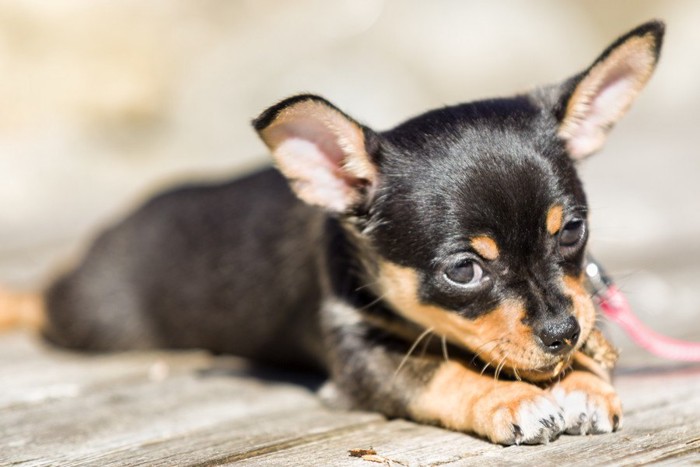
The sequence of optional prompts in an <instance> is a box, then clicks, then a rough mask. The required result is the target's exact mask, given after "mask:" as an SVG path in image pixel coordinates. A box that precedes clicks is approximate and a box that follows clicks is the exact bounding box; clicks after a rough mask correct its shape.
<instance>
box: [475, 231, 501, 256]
mask: <svg viewBox="0 0 700 467" xmlns="http://www.w3.org/2000/svg"><path fill="white" fill-rule="evenodd" d="M470 244H471V246H472V248H474V250H475V251H476V252H477V253H478V254H479V255H481V257H482V258H484V259H487V260H489V261H494V260H496V259H498V256H499V255H500V251H499V250H498V245H497V244H496V241H495V240H494V239H493V238H491V237H488V236H486V235H481V236H478V237H474V238H472V240H471V242H470Z"/></svg>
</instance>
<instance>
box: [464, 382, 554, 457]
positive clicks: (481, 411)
mask: <svg viewBox="0 0 700 467" xmlns="http://www.w3.org/2000/svg"><path fill="white" fill-rule="evenodd" d="M475 415H476V417H475V426H474V428H475V431H476V432H477V433H479V434H481V435H483V436H486V437H487V438H489V439H490V440H491V441H493V442H494V443H499V444H507V445H509V444H541V443H548V442H549V441H551V440H554V439H556V438H558V437H559V435H560V434H561V433H562V432H563V431H564V429H565V428H566V423H565V420H564V412H563V411H562V409H561V407H560V406H559V404H557V402H556V400H555V399H554V398H553V397H552V396H551V395H550V394H549V393H547V392H546V391H543V390H542V389H540V388H538V387H536V386H532V385H530V384H526V383H519V382H514V383H511V384H509V385H508V386H506V387H502V388H499V390H498V391H494V392H491V393H489V394H487V395H485V396H484V397H482V398H481V399H480V400H479V401H478V402H477V406H476V407H475Z"/></svg>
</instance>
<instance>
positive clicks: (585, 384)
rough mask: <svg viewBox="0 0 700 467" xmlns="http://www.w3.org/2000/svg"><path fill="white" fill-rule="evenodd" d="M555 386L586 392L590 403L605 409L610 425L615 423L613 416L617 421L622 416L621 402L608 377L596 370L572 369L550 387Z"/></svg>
mask: <svg viewBox="0 0 700 467" xmlns="http://www.w3.org/2000/svg"><path fill="white" fill-rule="evenodd" d="M556 388H560V389H563V390H564V391H565V392H567V393H571V392H574V391H578V392H582V393H584V394H586V396H587V398H588V403H589V404H590V405H593V406H598V407H603V408H605V409H606V413H607V414H608V417H609V418H610V420H609V421H610V425H611V426H616V425H617V423H616V422H615V421H614V420H613V417H615V416H617V419H618V422H619V420H620V419H621V417H622V404H621V403H620V398H619V397H618V396H617V393H616V392H615V388H613V387H612V385H611V384H610V382H609V379H608V378H604V379H601V377H600V375H598V374H597V372H590V371H580V370H575V371H572V372H571V373H569V374H567V375H566V376H564V378H563V379H562V380H561V381H560V382H559V383H557V384H556V385H555V386H554V387H553V388H552V389H553V390H554V389H556Z"/></svg>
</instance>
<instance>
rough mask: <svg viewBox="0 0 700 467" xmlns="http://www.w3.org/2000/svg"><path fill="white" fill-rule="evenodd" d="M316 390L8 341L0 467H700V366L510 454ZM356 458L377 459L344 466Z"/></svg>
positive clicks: (238, 368) (306, 384) (297, 383)
mask: <svg viewBox="0 0 700 467" xmlns="http://www.w3.org/2000/svg"><path fill="white" fill-rule="evenodd" d="M629 361H631V362H634V359H633V358H630V359H629ZM321 383H322V381H320V380H318V379H315V378H314V377H311V376H305V375H298V374H292V373H284V372H279V371H273V370H269V369H264V368H259V367H255V366H251V365H249V364H247V363H246V362H245V361H242V360H240V359H236V358H233V357H212V356H210V355H208V354H206V353H203V352H177V353H175V352H138V353H127V354H120V355H97V356H94V355H80V354H72V353H66V352H63V351H59V350H56V349H53V348H50V347H47V346H45V345H44V344H43V343H41V342H40V341H38V340H36V339H34V338H33V337H32V336H30V335H28V334H25V333H21V332H14V333H10V334H5V335H2V336H0V385H1V388H2V389H0V465H23V466H24V465H31V466H39V465H149V466H151V465H169V466H171V465H192V466H200V465H202V466H204V465H226V464H240V465H333V466H355V467H362V466H367V467H371V466H372V465H381V464H382V463H383V464H385V465H410V466H414V465H468V464H474V465H486V466H488V465H504V464H508V465H540V466H547V465H561V464H566V465H570V464H580V465H587V466H588V465H600V464H613V465H638V464H641V463H648V462H663V463H668V464H677V465H687V464H688V463H691V462H692V463H700V366H697V365H696V366H692V365H678V364H663V365H657V364H651V365H642V366H639V365H636V364H630V365H628V366H624V365H623V367H622V368H621V370H620V372H619V375H618V379H617V386H618V388H619V391H620V394H621V397H622V399H623V402H624V405H625V422H624V423H625V425H624V429H623V430H622V431H620V432H618V433H615V434H612V435H602V436H584V437H579V436H562V437H561V438H560V439H559V440H557V441H555V442H552V443H550V444H549V445H546V446H522V447H508V448H503V447H500V446H494V445H491V444H489V443H487V442H484V441H482V440H479V439H475V438H473V437H471V436H468V435H464V434H460V433H454V432H450V431H446V430H442V429H438V428H434V427H428V426H421V425H417V424H414V423H410V422H407V421H404V420H386V419H384V418H383V417H382V416H380V415H377V414H372V413H358V412H354V413H346V412H334V411H330V410H328V409H326V408H324V407H323V406H322V405H321V403H320V402H319V401H318V399H317V397H316V396H315V395H314V391H315V389H317V388H318V387H319V385H320V384H321ZM353 449H373V450H374V451H376V454H372V455H368V456H365V457H364V458H363V457H353V456H351V454H350V451H351V450H353Z"/></svg>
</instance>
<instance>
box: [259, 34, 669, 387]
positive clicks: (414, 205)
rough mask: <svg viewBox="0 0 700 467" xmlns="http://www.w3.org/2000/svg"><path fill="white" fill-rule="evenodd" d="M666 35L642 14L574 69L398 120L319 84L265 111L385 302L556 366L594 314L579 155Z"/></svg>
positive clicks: (274, 136) (521, 361) (475, 346)
mask: <svg viewBox="0 0 700 467" xmlns="http://www.w3.org/2000/svg"><path fill="white" fill-rule="evenodd" d="M662 36H663V24H661V23H659V22H650V23H647V24H644V25H642V26H640V27H638V28H637V29H635V30H633V31H631V32H630V33H628V34H626V35H625V36H623V37H621V38H620V39H618V40H617V41H616V42H615V43H613V44H612V45H611V46H610V47H609V48H608V49H606V50H605V51H604V52H603V54H602V55H601V56H600V57H599V58H598V59H597V60H596V61H595V62H594V63H593V64H592V65H591V66H590V67H589V68H588V69H586V70H585V71H584V72H582V73H580V74H577V75H576V76H574V77H572V78H570V79H568V80H566V81H564V82H563V83H561V84H558V85H554V86H547V87H543V88H540V89H537V90H535V91H533V92H531V93H528V94H523V95H519V96H516V97H512V98H503V99H492V100H485V101H479V102H473V103H468V104H462V105H457V106H453V107H445V108H441V109H437V110H433V111H431V112H428V113H425V114H423V115H421V116H418V117H416V118H414V119H412V120H409V121H407V122H405V123H403V124H401V125H399V126H397V127H396V128H394V129H392V130H389V131H386V132H375V131H373V130H371V129H369V128H367V127H365V126H362V125H360V124H359V123H357V122H356V121H355V120H353V119H352V118H350V117H348V116H347V115H345V114H344V113H343V112H342V111H340V110H338V109H337V108H336V107H334V106H333V105H332V104H331V103H329V102H328V101H326V100H324V99H322V98H320V97H317V96H312V95H302V96H297V97H292V98H290V99H287V100H285V101H283V102H281V103H279V104H277V105H275V106H273V107H272V108H270V109H268V110H267V111H265V112H264V113H263V114H262V115H261V116H260V117H259V118H258V119H257V120H256V121H255V122H254V125H255V128H256V129H257V130H258V132H259V133H260V135H261V137H262V139H263V140H264V141H265V143H266V144H267V145H268V146H269V148H270V149H271V151H272V154H273V156H274V158H275V161H276V163H277V166H278V168H279V169H280V170H281V172H282V173H283V174H284V175H285V176H286V177H287V178H288V179H289V181H290V184H291V186H292V189H293V190H294V191H295V193H296V194H297V195H298V196H299V198H301V199H302V200H304V201H305V202H307V203H309V204H312V205H316V206H320V207H322V208H324V209H326V210H327V211H329V212H331V213H334V214H335V215H337V216H338V217H339V218H340V219H341V220H342V221H343V223H344V224H345V225H347V226H348V228H349V229H350V230H351V232H352V233H353V235H354V236H355V237H356V238H357V239H359V240H360V241H361V242H362V244H363V245H364V248H363V254H364V255H365V256H368V258H365V261H366V262H367V263H368V264H369V266H368V269H369V270H370V274H371V276H372V277H371V283H372V286H373V287H374V292H375V294H376V295H377V296H379V297H382V298H383V301H384V303H386V304H387V305H388V306H390V307H391V308H392V309H393V310H394V311H395V312H397V313H398V314H400V315H402V316H403V317H405V318H407V319H409V320H411V321H413V322H414V323H417V324H419V325H421V326H422V327H424V328H426V329H431V330H432V331H433V332H435V333H436V334H439V335H443V336H446V337H447V338H448V339H449V340H450V341H451V342H452V343H454V344H457V345H460V346H462V347H465V348H467V349H469V350H470V351H472V352H474V353H477V354H478V355H479V356H480V358H481V359H482V360H484V361H486V362H490V363H492V364H494V365H500V366H505V367H507V368H510V369H511V370H515V372H516V373H519V374H520V375H522V376H524V377H526V378H529V379H542V378H549V377H551V376H553V375H554V374H556V372H557V371H558V369H559V368H561V366H562V363H561V362H564V361H566V360H567V359H568V357H570V355H571V353H572V352H573V351H574V350H575V349H577V348H579V347H580V346H581V345H582V344H583V343H584V342H585V340H586V339H587V337H588V335H589V333H590V332H591V330H592V329H593V327H594V321H595V310H594V307H593V304H592V302H591V300H590V298H589V296H588V294H587V292H586V290H585V288H584V283H583V275H582V272H583V271H582V269H583V266H584V250H585V247H586V242H587V239H588V231H589V229H588V222H587V214H588V208H587V203H586V197H585V194H584V192H583V189H582V186H581V182H580V180H579V178H578V176H577V174H576V169H575V165H576V162H577V161H578V160H580V159H582V158H585V157H587V156H588V155H590V154H592V153H594V152H596V151H597V150H598V149H600V147H601V146H602V145H603V143H604V140H605V138H606V136H607V133H608V131H609V130H610V129H611V127H612V126H613V125H614V124H615V122H616V121H617V120H618V119H619V118H620V117H621V116H622V115H623V114H624V113H625V112H626V110H627V109H628V107H629V106H630V104H631V103H632V101H633V100H634V98H635V97H636V96H637V94H638V93H639V91H640V90H641V89H642V88H643V86H644V85H645V84H646V82H647V80H648V79H649V77H650V76H651V74H652V71H653V69H654V67H655V65H656V62H657V58H658V54H659V49H660V47H661V41H662Z"/></svg>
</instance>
